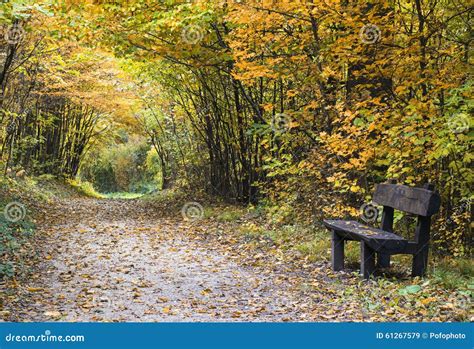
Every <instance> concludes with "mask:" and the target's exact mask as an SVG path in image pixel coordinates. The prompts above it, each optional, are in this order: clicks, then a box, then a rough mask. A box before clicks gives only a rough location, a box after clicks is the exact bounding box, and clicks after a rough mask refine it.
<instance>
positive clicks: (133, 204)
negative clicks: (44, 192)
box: [15, 199, 309, 321]
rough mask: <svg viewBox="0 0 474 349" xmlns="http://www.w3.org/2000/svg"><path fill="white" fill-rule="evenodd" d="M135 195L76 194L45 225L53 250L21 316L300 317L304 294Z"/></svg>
mask: <svg viewBox="0 0 474 349" xmlns="http://www.w3.org/2000/svg"><path fill="white" fill-rule="evenodd" d="M187 227H188V226H187V225H186V224H185V223H184V222H182V220H180V218H179V217H169V216H168V217H167V216H165V215H164V214H161V213H160V211H159V210H154V209H153V208H149V207H147V205H144V204H143V203H140V202H139V201H137V200H133V201H124V200H94V199H73V200H68V201H63V202H60V203H59V204H58V205H56V206H55V207H51V208H50V209H49V210H48V212H47V213H46V214H45V216H44V217H43V222H42V223H40V226H39V232H38V234H41V235H43V236H46V239H45V240H44V243H43V244H44V245H45V246H44V248H45V249H46V251H47V252H46V254H45V258H44V260H43V262H41V265H39V266H38V267H39V268H38V269H39V270H40V272H39V273H38V274H37V275H35V278H34V279H32V280H31V281H30V283H29V284H28V285H27V292H28V293H29V296H28V298H29V300H28V301H27V302H25V304H23V306H22V308H21V310H20V309H17V310H16V312H15V313H16V314H15V318H16V320H19V321H25V320H26V321H57V320H59V321H301V320H305V319H306V320H308V317H309V314H308V313H307V312H306V311H305V310H304V309H302V306H303V305H305V303H304V301H303V300H302V299H298V297H299V296H300V295H299V294H298V293H297V292H295V291H294V290H291V289H290V288H289V287H288V288H287V287H285V284H284V283H282V282H281V280H278V278H276V277H275V276H274V275H272V273H270V272H268V273H262V271H261V270H260V269H257V268H256V269H253V268H250V267H242V266H239V265H238V264H237V263H236V262H234V261H233V259H232V258H229V257H228V256H226V255H224V254H223V252H222V251H220V250H218V249H213V248H212V245H209V244H203V242H202V241H200V240H199V239H196V238H193V237H192V236H190V235H189V234H188V233H187Z"/></svg>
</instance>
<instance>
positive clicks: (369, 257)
mask: <svg viewBox="0 0 474 349" xmlns="http://www.w3.org/2000/svg"><path fill="white" fill-rule="evenodd" d="M374 271H375V251H374V250H373V249H372V248H370V246H369V245H367V244H366V243H365V242H364V241H362V242H361V243H360V273H361V275H362V276H363V277H364V279H368V278H370V276H371V275H372V274H373V273H374Z"/></svg>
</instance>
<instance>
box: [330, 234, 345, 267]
mask: <svg viewBox="0 0 474 349" xmlns="http://www.w3.org/2000/svg"><path fill="white" fill-rule="evenodd" d="M331 262H332V270H334V271H339V270H343V269H344V238H343V237H341V236H340V235H338V234H337V233H336V232H335V231H333V232H332V241H331Z"/></svg>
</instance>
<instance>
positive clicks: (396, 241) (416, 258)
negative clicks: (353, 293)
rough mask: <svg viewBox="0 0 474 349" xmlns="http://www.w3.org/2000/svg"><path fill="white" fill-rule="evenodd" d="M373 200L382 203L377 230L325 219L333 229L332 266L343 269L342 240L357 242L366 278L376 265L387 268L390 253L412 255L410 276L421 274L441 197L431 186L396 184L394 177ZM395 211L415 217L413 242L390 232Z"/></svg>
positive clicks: (381, 186) (347, 222) (358, 224)
mask: <svg viewBox="0 0 474 349" xmlns="http://www.w3.org/2000/svg"><path fill="white" fill-rule="evenodd" d="M373 201H374V202H375V203H377V204H379V205H381V206H383V212H382V224H381V226H380V229H378V228H373V227H370V226H368V225H365V224H362V223H359V222H356V221H344V220H324V225H325V226H326V227H327V228H328V229H330V230H331V232H332V244H331V246H332V269H333V270H334V271H339V270H342V269H344V241H346V240H355V241H360V251H361V257H360V258H361V263H360V266H361V274H362V275H363V276H364V278H366V279H367V278H369V277H370V275H372V274H373V272H374V271H375V258H376V256H377V266H378V267H382V268H388V267H389V266H390V256H391V255H395V254H411V255H413V265H412V276H423V275H424V274H425V271H426V266H427V263H428V250H429V242H430V225H431V216H432V215H434V214H436V213H437V212H438V211H439V207H440V204H441V199H440V196H439V194H438V193H437V192H435V191H434V186H433V185H431V184H426V185H425V186H424V187H423V188H413V187H408V186H405V185H397V184H396V182H395V181H394V180H391V181H389V182H388V183H383V184H379V185H378V186H377V188H376V190H375V193H374V196H373ZM394 210H399V211H403V212H406V213H410V214H414V215H417V216H418V222H417V226H416V230H415V239H414V241H410V240H407V239H405V238H403V237H401V236H399V235H397V234H395V233H394V232H393V214H394Z"/></svg>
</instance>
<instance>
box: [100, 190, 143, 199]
mask: <svg viewBox="0 0 474 349" xmlns="http://www.w3.org/2000/svg"><path fill="white" fill-rule="evenodd" d="M101 195H102V196H103V197H104V198H106V199H125V200H133V199H138V198H141V197H142V196H144V195H145V194H141V193H128V192H117V193H107V194H101Z"/></svg>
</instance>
